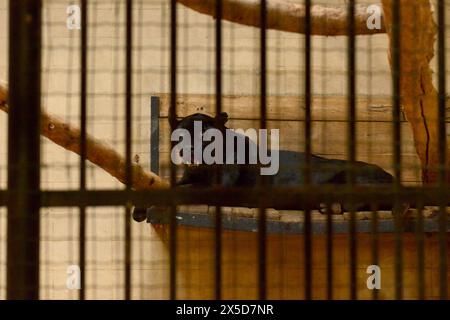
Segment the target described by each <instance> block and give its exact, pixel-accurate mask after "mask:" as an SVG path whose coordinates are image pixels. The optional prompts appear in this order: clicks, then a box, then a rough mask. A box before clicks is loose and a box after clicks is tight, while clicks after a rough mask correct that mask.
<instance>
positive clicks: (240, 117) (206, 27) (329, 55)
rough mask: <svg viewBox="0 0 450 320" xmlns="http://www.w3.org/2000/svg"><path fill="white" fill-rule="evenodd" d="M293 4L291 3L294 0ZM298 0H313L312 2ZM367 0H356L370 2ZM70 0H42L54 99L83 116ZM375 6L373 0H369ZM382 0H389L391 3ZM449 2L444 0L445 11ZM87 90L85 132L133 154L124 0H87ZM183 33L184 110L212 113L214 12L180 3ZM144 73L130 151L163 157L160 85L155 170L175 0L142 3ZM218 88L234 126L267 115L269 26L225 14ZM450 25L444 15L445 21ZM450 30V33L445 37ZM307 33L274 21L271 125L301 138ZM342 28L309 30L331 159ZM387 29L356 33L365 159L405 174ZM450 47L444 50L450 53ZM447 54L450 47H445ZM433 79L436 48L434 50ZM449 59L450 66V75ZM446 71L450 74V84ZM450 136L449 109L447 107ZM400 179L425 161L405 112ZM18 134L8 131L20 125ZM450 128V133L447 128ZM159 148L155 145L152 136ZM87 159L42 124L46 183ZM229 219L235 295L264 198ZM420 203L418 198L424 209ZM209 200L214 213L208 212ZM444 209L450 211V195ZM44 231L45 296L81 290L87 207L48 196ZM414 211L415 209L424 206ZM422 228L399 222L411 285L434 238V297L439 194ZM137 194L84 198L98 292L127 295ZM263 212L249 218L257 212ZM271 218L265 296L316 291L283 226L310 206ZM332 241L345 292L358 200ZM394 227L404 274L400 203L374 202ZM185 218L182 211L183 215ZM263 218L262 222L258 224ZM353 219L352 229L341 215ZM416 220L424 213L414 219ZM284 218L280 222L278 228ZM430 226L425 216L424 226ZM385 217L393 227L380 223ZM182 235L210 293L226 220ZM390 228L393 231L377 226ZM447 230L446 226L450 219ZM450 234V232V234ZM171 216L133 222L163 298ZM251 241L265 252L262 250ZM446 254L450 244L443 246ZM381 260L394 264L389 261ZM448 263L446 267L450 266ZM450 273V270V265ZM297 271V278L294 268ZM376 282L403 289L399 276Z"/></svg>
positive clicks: (244, 293) (343, 146) (315, 139)
mask: <svg viewBox="0 0 450 320" xmlns="http://www.w3.org/2000/svg"><path fill="white" fill-rule="evenodd" d="M292 2H294V1H292ZM295 2H298V3H301V2H302V1H300V0H295ZM347 2H348V1H345V0H328V1H326V0H320V1H314V3H315V4H326V5H345V4H347ZM364 3H365V2H364V1H358V4H364ZM73 4H74V2H73V1H64V0H44V1H43V8H42V19H43V25H42V32H43V33H42V34H43V43H42V100H41V101H42V106H43V108H44V109H45V110H47V112H48V113H50V114H53V115H56V116H58V117H60V118H61V119H62V120H63V121H64V122H66V123H70V124H73V125H75V126H79V125H80V107H79V106H80V76H81V75H80V52H81V50H80V46H81V43H80V30H78V29H69V28H68V27H67V17H68V14H67V11H66V10H67V7H68V6H69V5H73ZM368 4H372V2H370V3H368ZM379 5H380V6H381V4H379ZM449 10H450V3H447V9H446V13H447V12H448V11H449ZM88 12H89V16H88V29H87V30H88V54H87V58H88V72H87V81H88V82H87V83H88V88H87V90H88V95H87V132H88V134H89V135H92V136H94V137H96V138H97V139H100V140H101V141H104V142H106V143H107V144H109V145H111V146H113V147H114V149H115V150H117V151H118V152H119V153H120V154H122V155H124V154H125V150H126V137H125V130H126V123H125V118H126V112H125V110H126V108H125V107H126V105H125V104H126V99H125V97H126V87H125V84H126V81H125V80H126V56H125V54H126V50H125V48H126V23H125V22H126V7H125V1H120V0H93V1H88ZM177 12H178V28H177V33H178V43H177V55H176V57H177V64H178V65H177V70H176V74H177V80H178V86H177V102H178V103H177V115H178V116H180V117H182V116H186V115H189V114H191V113H195V112H204V113H207V114H209V115H214V113H215V110H216V109H215V103H216V98H215V92H216V91H215V90H216V86H215V79H216V78H215V77H216V62H215V61H216V60H215V59H216V50H215V27H216V21H215V19H213V18H211V17H210V16H207V15H202V14H199V13H198V12H195V11H193V10H190V9H189V8H186V7H184V6H182V5H180V4H178V5H177ZM132 15H133V28H132V30H133V51H132V61H133V71H132V83H133V92H132V100H131V101H132V115H133V117H132V139H131V141H132V145H131V148H132V150H131V154H132V161H133V162H134V163H138V164H140V165H141V166H142V167H144V168H146V169H150V168H151V146H150V139H151V132H152V129H154V128H152V126H151V119H152V114H151V97H152V96H153V97H158V98H159V101H160V103H159V114H158V117H157V118H158V126H159V128H158V133H159V138H158V144H159V148H158V157H159V161H158V162H159V168H160V171H159V174H160V176H161V177H162V178H164V179H166V180H167V181H169V179H170V175H169V167H170V165H169V158H170V140H169V139H170V126H169V121H168V110H169V108H170V90H171V88H170V80H171V78H170V28H171V19H170V1H165V0H136V1H133V11H132ZM222 27H223V38H222V48H223V50H222V59H223V60H222V61H223V63H222V68H223V69H222V79H223V83H222V93H223V100H222V103H223V106H222V108H223V111H226V112H227V113H228V114H229V117H230V118H229V122H228V123H227V126H229V127H231V128H243V129H247V128H260V126H261V121H260V78H261V68H260V67H261V66H260V37H261V35H260V29H259V28H253V27H248V26H242V25H239V24H236V23H230V22H227V21H223V23H222ZM446 29H448V28H446ZM0 30H4V31H3V32H0V79H5V80H7V79H8V67H9V66H8V41H9V38H8V37H14V35H10V34H9V32H8V1H7V0H0ZM449 34H450V33H447V38H448V37H449ZM304 43H305V39H304V35H301V34H298V33H289V32H281V31H274V30H268V31H267V73H266V76H267V128H269V129H270V128H274V129H279V130H280V149H287V150H293V151H303V150H304V145H305V138H304V137H305V133H304V130H305V118H304V112H305V99H304V88H305V83H304V81H305V74H304V72H305V64H304V62H305V57H304V54H305V48H304ZM347 44H348V39H347V37H345V36H337V37H333V36H330V37H326V36H312V37H311V56H312V66H311V68H312V71H311V81H312V104H311V105H312V107H311V110H312V123H311V127H312V134H311V139H312V150H311V151H312V153H313V154H316V155H319V156H323V157H326V158H336V159H347V157H348V135H347V133H348V122H347V106H348V68H347V54H348V51H347ZM388 51H389V41H388V37H387V35H386V34H378V35H370V36H357V37H356V51H355V53H356V70H357V71H356V91H357V96H356V116H357V122H356V138H357V141H356V142H357V144H356V159H357V160H360V161H365V162H368V163H372V164H376V165H378V166H380V167H382V168H383V169H384V170H386V171H388V172H390V173H393V172H394V167H393V164H394V158H393V157H394V151H393V147H392V146H393V135H392V132H393V122H392V120H393V118H392V72H391V66H390V64H389V59H388ZM448 56H449V54H448V53H447V52H446V58H448ZM447 60H448V59H447ZM431 67H432V69H433V70H434V71H435V72H434V75H433V77H434V78H433V81H434V83H435V86H436V87H437V58H436V57H435V58H434V59H433V60H432V61H431ZM448 74H449V73H448V71H447V70H446V75H448ZM449 89H450V83H447V90H449ZM7 121H8V118H7V114H6V113H3V112H1V113H0V189H1V190H6V189H7V170H8V168H7V157H8V155H7V146H8V134H7V131H8V128H7V127H8V125H7ZM446 127H447V137H448V138H449V137H450V116H449V113H448V107H447V118H446ZM400 128H401V168H402V171H401V182H402V184H403V185H405V186H420V185H421V183H422V180H421V170H420V160H419V158H418V156H417V153H416V149H415V144H414V138H413V134H412V130H411V126H410V124H409V123H408V122H407V121H406V119H405V117H404V115H403V114H402V118H401V125H400ZM10 138H11V137H10ZM449 141H450V139H449ZM153 147H154V146H153ZM79 165H80V158H79V156H78V155H77V154H75V153H72V152H69V151H67V150H65V149H63V148H61V147H59V146H57V145H56V144H54V143H53V142H52V141H49V140H48V139H46V138H44V137H42V138H41V189H42V190H47V191H55V190H56V191H57V190H59V191H61V190H78V189H79V184H80V180H79V175H80V173H79V172H80V171H79V170H80V167H79ZM86 165H87V171H86V173H87V175H86V179H87V180H86V182H87V189H88V190H94V191H95V190H105V189H117V190H122V189H123V188H124V185H123V184H122V183H120V182H118V181H117V180H116V179H114V178H113V177H112V176H111V175H109V174H108V173H107V172H105V171H104V170H102V169H101V168H99V167H97V166H95V165H93V164H92V163H90V162H87V164H86ZM214 210H215V208H214V207H211V206H210V207H208V206H204V205H203V206H182V207H179V208H178V212H180V213H191V214H207V215H208V214H209V215H210V216H212V215H213V213H214ZM222 210H223V211H222V213H223V215H224V216H225V217H226V219H228V220H229V224H228V226H229V229H233V230H235V231H232V230H226V231H223V239H222V240H223V246H224V249H223V252H222V254H223V256H222V268H223V277H222V278H223V282H222V290H223V295H224V297H228V298H242V297H244V298H256V297H257V296H258V277H257V274H258V266H257V264H256V265H255V263H256V261H258V241H257V240H258V238H257V236H258V233H257V232H256V231H257V230H256V229H252V228H250V229H249V228H247V229H242V228H241V227H240V223H241V220H242V219H248V220H246V221H253V223H254V226H255V227H257V226H258V224H257V220H254V219H255V218H257V217H258V214H259V211H258V209H250V208H242V207H239V208H237V207H233V208H230V207H224V208H223V209H222ZM413 211H414V210H413ZM208 212H209V213H208ZM447 212H448V209H447ZM40 214H41V218H40V219H41V235H40V253H41V257H40V297H41V298H43V299H78V297H79V292H78V290H70V289H68V288H67V286H66V281H67V268H68V267H69V266H70V265H77V264H78V263H79V240H80V239H79V233H78V230H79V208H77V207H50V208H49V207H43V208H41V210H40ZM412 214H413V215H414V214H416V213H415V211H414V212H412ZM423 215H424V219H425V222H424V223H425V224H424V225H425V229H426V230H428V232H427V233H426V234H421V235H420V234H415V229H414V228H413V227H411V228H412V230H409V231H408V232H406V233H405V234H404V235H403V240H404V247H403V249H402V252H403V255H404V264H403V274H404V295H405V297H412V298H416V297H418V290H419V289H418V285H417V281H418V280H417V279H418V278H417V277H418V275H417V269H418V266H419V262H420V257H419V258H418V255H419V243H420V241H422V245H423V244H425V248H426V250H425V252H423V254H424V256H423V257H422V258H423V261H424V277H425V278H424V279H425V284H426V285H425V289H424V290H425V292H426V297H427V298H437V297H439V281H440V280H439V259H440V255H439V242H438V235H437V224H434V223H435V221H436V217H437V210H436V208H425V210H424V211H423ZM125 217H126V215H125V208H124V207H113V206H109V207H88V208H87V209H86V227H87V236H86V270H85V272H86V287H85V288H84V290H85V293H86V298H92V299H123V298H124V297H125V292H124V286H125V276H124V272H125V264H124V262H125V251H124V250H125V249H124V248H125V228H124V225H125V219H126V218H125ZM372 218H373V214H372V213H371V212H358V213H356V220H357V223H360V224H361V226H363V227H362V228H363V229H364V231H362V232H361V233H358V234H357V235H356V243H357V257H358V268H359V269H358V275H357V278H358V282H359V287H358V288H359V289H358V293H359V297H360V298H372V292H371V291H369V290H367V288H365V281H366V279H367V273H366V270H365V268H363V267H362V266H365V265H370V264H372V251H371V250H372V248H373V247H372V246H373V243H374V242H373V239H374V238H373V234H372V233H371V232H372V229H371V224H370V221H372V220H371V219H372ZM252 219H253V220H252ZM267 219H268V223H269V224H270V223H273V224H272V225H271V226H272V227H273V226H275V225H277V224H278V225H280V227H279V229H277V230H275V231H274V232H270V233H269V234H268V236H267V242H266V243H267V246H268V249H267V252H268V254H269V255H268V257H267V270H268V272H267V286H268V292H267V294H268V297H272V298H292V297H293V298H304V295H303V291H302V290H304V287H303V286H304V282H303V277H304V271H305V270H304V260H303V249H304V247H303V241H304V238H303V233H302V232H300V231H299V232H286V226H287V225H290V226H292V225H296V224H298V225H302V223H303V219H304V218H303V212H300V211H280V210H273V209H268V210H267ZM326 219H327V216H326V215H321V214H320V213H319V212H317V211H313V212H312V223H313V229H314V226H318V225H321V226H323V228H320V227H317V228H318V229H317V230H316V231H315V234H314V235H313V236H312V238H313V243H314V252H313V260H312V269H313V281H314V283H315V285H314V290H313V297H314V298H326V297H327V292H326V271H327V261H326V257H327V255H326V252H327V249H326V241H327V239H326V237H325V236H326ZM332 219H333V224H334V226H335V228H336V230H337V231H339V230H340V231H339V232H337V231H336V234H335V235H334V236H333V239H334V240H333V241H334V243H333V246H334V248H337V249H336V254H335V258H334V261H333V268H334V269H335V270H336V274H335V276H334V279H335V284H334V286H333V290H334V291H333V292H334V296H335V297H336V298H348V297H349V294H350V293H349V288H348V281H347V280H342V281H341V279H347V277H348V276H349V275H348V268H349V265H350V261H349V251H348V250H349V249H348V241H349V234H348V227H349V221H350V214H349V213H345V214H343V215H337V216H333V217H332ZM378 219H379V223H380V225H383V223H384V224H385V225H386V229H385V230H384V231H382V233H379V234H377V235H376V237H377V239H378V241H379V245H380V250H381V251H380V252H381V253H380V255H381V256H380V257H379V259H380V260H381V261H383V263H385V265H384V266H385V267H386V268H387V269H389V270H391V271H389V273H387V274H386V277H387V278H389V277H390V278H392V279H393V278H394V271H393V270H394V269H393V268H394V265H395V257H396V253H395V234H394V221H393V218H392V215H391V213H390V212H380V213H379V214H378ZM179 221H180V220H179ZM6 224H7V210H6V207H1V208H0V298H1V299H4V298H5V297H6V242H7V236H6ZM252 226H253V225H252ZM339 226H341V227H339ZM414 226H415V225H414ZM273 228H275V229H276V227H273ZM427 228H428V229H427ZM236 230H238V231H236ZM380 230H381V229H380ZM178 232H179V234H178V235H179V236H178V239H177V240H178V242H177V254H178V259H177V279H178V281H177V290H178V297H182V298H183V297H184V298H214V294H215V293H214V292H215V291H214V288H215V282H214V279H215V278H214V270H215V260H214V259H215V253H214V239H215V236H214V226H213V225H211V226H209V227H207V226H206V227H205V226H200V227H199V226H196V225H195V224H192V225H190V226H183V223H182V221H180V226H179V231H178ZM380 232H381V231H380ZM447 232H448V228H447ZM445 242H446V243H449V242H450V236H449V234H448V233H447V234H446V237H445ZM168 243H169V240H168V227H167V226H166V227H164V226H163V227H161V226H156V227H155V226H154V225H152V224H147V223H136V222H133V223H132V224H131V252H132V256H131V297H132V298H135V299H149V298H151V299H153V298H157V299H162V298H169V296H170V285H169V282H170V277H169V273H170V252H169V250H168ZM252 255H254V256H252ZM446 255H447V260H448V257H449V253H448V251H447V253H446ZM384 266H382V267H384ZM449 271H450V270H449ZM447 273H448V275H447V283H450V272H447ZM292 279H296V280H295V281H292ZM389 283H390V284H389V285H388V287H387V288H386V291H383V292H382V293H380V295H381V296H380V297H381V298H394V297H395V285H394V282H393V280H392V281H391V282H389Z"/></svg>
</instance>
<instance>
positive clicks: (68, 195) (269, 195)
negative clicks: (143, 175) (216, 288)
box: [0, 186, 450, 210]
mask: <svg viewBox="0 0 450 320" xmlns="http://www.w3.org/2000/svg"><path fill="white" fill-rule="evenodd" d="M40 194H41V207H71V206H73V207H78V206H125V205H127V204H132V205H135V206H151V205H166V206H167V205H198V204H205V205H211V206H219V205H220V206H231V207H249V208H253V207H254V208H258V207H261V206H263V207H265V208H277V209H285V210H295V209H301V208H303V207H304V206H311V205H314V204H318V203H330V202H340V203H343V202H344V203H349V202H350V201H351V200H352V199H354V201H357V202H364V203H369V204H372V203H373V204H380V203H382V204H385V205H391V204H394V202H395V200H396V199H398V201H401V202H407V203H409V204H410V205H411V206H414V205H416V204H418V203H423V204H424V205H437V204H439V203H442V200H443V199H446V205H450V188H446V189H442V188H439V187H407V188H402V189H400V190H398V192H396V190H395V189H393V188H392V187H354V188H352V190H350V189H349V188H347V187H345V186H312V187H309V188H302V187H299V188H273V189H271V188H268V189H261V188H252V189H246V188H229V189H228V188H220V187H212V188H204V189H203V188H175V189H172V190H170V189H164V190H161V189H160V190H146V191H127V190H95V191H94V190H92V191H83V190H74V191H42V192H41V193H40ZM355 195H356V196H355ZM7 202H8V191H0V206H6V205H7Z"/></svg>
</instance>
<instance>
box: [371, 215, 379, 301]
mask: <svg viewBox="0 0 450 320" xmlns="http://www.w3.org/2000/svg"><path fill="white" fill-rule="evenodd" d="M371 227H372V230H371V232H372V264H373V265H378V260H379V252H378V211H377V208H376V207H373V208H372V225H371ZM372 299H373V300H378V290H377V289H374V290H373V295H372Z"/></svg>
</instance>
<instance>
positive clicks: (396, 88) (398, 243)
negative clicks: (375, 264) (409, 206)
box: [392, 0, 403, 299]
mask: <svg viewBox="0 0 450 320" xmlns="http://www.w3.org/2000/svg"><path fill="white" fill-rule="evenodd" d="M392 21H393V24H392V42H393V43H392V46H393V48H392V49H393V56H392V76H393V88H392V92H393V101H392V105H393V108H392V119H393V122H394V132H393V136H394V139H393V145H394V163H393V165H394V178H395V193H396V200H395V203H394V215H395V217H394V219H395V257H396V258H395V296H396V299H402V297H403V259H402V255H403V253H402V251H403V250H402V231H401V229H402V217H401V212H400V210H399V209H400V203H399V201H398V195H399V192H400V187H401V130H400V124H401V123H400V114H401V113H400V112H401V111H400V96H401V92H400V72H401V71H400V4H399V1H398V0H393V1H392Z"/></svg>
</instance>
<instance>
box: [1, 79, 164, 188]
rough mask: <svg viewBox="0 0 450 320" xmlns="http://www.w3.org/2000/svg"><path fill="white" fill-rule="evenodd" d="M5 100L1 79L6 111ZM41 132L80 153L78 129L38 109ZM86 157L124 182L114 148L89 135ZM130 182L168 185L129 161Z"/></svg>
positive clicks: (146, 185) (121, 163) (3, 103)
mask: <svg viewBox="0 0 450 320" xmlns="http://www.w3.org/2000/svg"><path fill="white" fill-rule="evenodd" d="M7 100H8V87H7V85H6V83H4V82H1V81H0V109H1V110H2V111H4V112H8V111H9V107H8V105H7V104H6V102H7ZM41 134H42V135H43V136H45V137H47V138H48V139H50V140H51V141H53V142H54V143H56V144H57V145H59V146H61V147H63V148H65V149H67V150H69V151H72V152H74V153H76V154H80V129H79V128H77V127H75V126H72V125H70V124H68V123H65V122H63V121H62V120H61V119H59V118H57V117H55V116H53V115H50V114H48V113H46V112H45V111H42V112H41ZM86 153H87V154H86V158H87V160H89V161H90V162H92V163H94V164H96V165H97V166H99V167H100V168H102V169H103V170H105V171H106V172H108V173H109V174H110V175H112V176H113V177H114V178H116V179H117V180H119V181H120V182H122V183H125V159H124V158H123V157H122V156H121V155H120V154H119V153H118V152H117V151H116V150H114V149H113V148H111V147H110V146H108V145H107V144H105V143H104V142H102V141H100V140H98V139H96V138H94V137H92V136H90V135H88V136H87V140H86ZM132 173H133V183H132V187H133V189H136V190H147V189H154V188H167V187H168V186H169V185H168V183H167V182H165V181H164V180H162V179H161V178H160V177H159V176H157V175H156V174H154V173H153V172H150V171H147V170H144V169H143V168H142V167H141V166H139V165H138V164H136V163H133V164H132Z"/></svg>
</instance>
